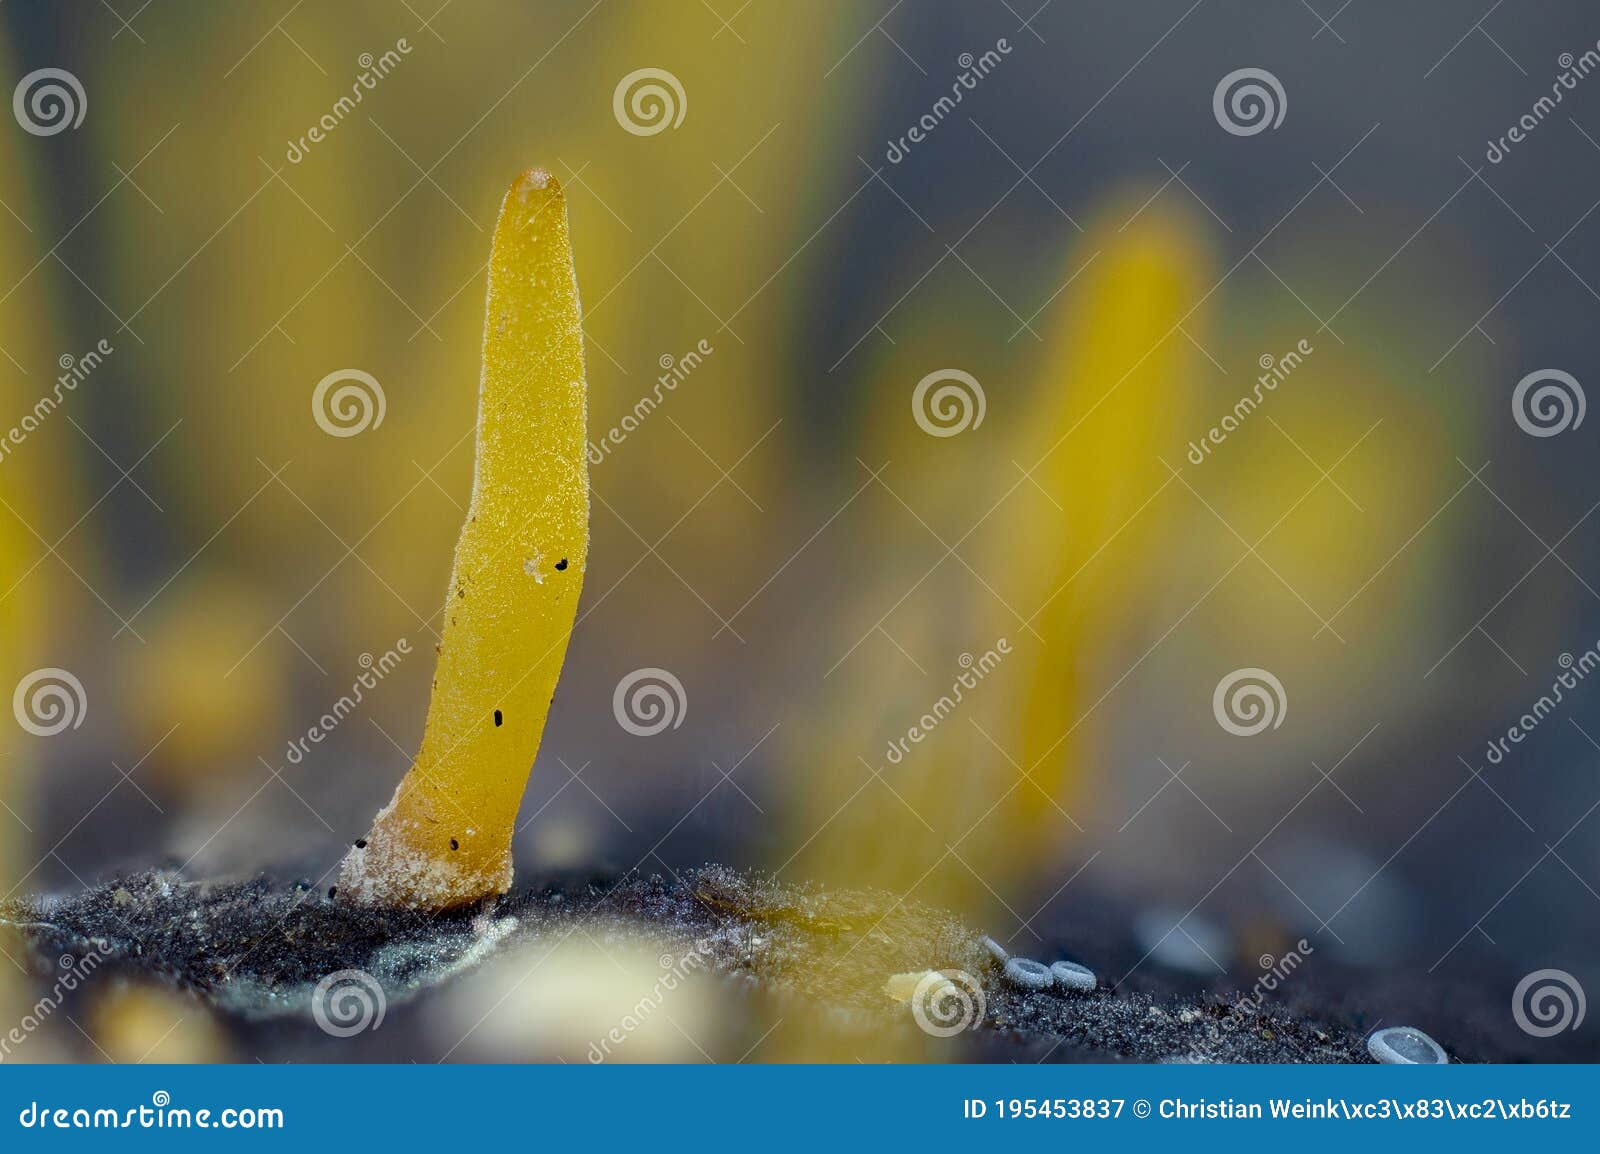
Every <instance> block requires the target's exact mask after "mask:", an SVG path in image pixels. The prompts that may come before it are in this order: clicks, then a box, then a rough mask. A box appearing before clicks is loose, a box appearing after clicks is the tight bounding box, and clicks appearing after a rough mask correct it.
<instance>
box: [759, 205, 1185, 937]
mask: <svg viewBox="0 0 1600 1154" xmlns="http://www.w3.org/2000/svg"><path fill="white" fill-rule="evenodd" d="M1141 199H1142V198H1141V197H1137V196H1133V195H1131V194H1130V195H1128V196H1123V197H1117V198H1115V199H1114V200H1112V201H1111V202H1110V203H1108V204H1106V205H1105V206H1104V207H1103V209H1102V211H1101V212H1100V213H1099V214H1098V217H1097V219H1096V220H1095V221H1094V222H1092V223H1091V224H1090V226H1089V229H1088V232H1087V233H1086V235H1084V236H1083V237H1082V238H1080V239H1079V240H1078V242H1077V243H1076V244H1074V245H1073V246H1072V247H1071V248H1070V249H1068V250H1067V252H1066V254H1065V259H1064V260H1062V261H1061V262H1060V264H1059V270H1060V274H1059V277H1058V283H1059V281H1066V280H1068V278H1072V277H1073V273H1074V272H1075V271H1077V270H1082V271H1081V273H1080V275H1078V276H1076V277H1075V278H1074V279H1072V280H1071V283H1070V284H1069V285H1068V287H1066V289H1065V291H1063V292H1061V294H1060V297H1059V298H1058V301H1057V303H1055V304H1054V305H1052V306H1051V307H1050V309H1048V310H1047V311H1046V312H1045V313H1044V314H1043V315H1042V317H1041V319H1040V321H1039V327H1040V329H1041V334H1042V336H1043V343H1042V344H1041V345H1040V346H1039V351H1038V360H1037V362H1036V364H1035V367H1034V368H1033V369H1032V370H1031V371H1030V377H1031V379H1030V381H1029V388H1028V389H1027V390H1026V392H1025V393H1022V394H1020V395H1019V392H1018V391H1017V390H1014V389H1013V390H1012V391H1011V392H1009V393H1008V394H1006V396H1007V399H1008V400H1010V401H1011V404H1010V405H1009V406H1008V407H1009V408H1011V409H1012V410H1013V415H1012V416H1011V418H1010V420H1009V421H1006V420H1005V419H1004V417H1001V418H998V419H997V418H996V417H995V416H994V415H993V412H992V410H993V409H994V408H995V407H996V406H995V403H994V401H993V400H992V399H991V400H989V402H988V403H989V406H990V409H991V414H990V415H989V417H988V419H987V421H986V423H985V424H984V425H983V426H982V429H981V432H982V433H983V434H986V435H987V436H989V437H990V438H991V439H992V440H993V441H996V442H999V447H998V448H993V447H991V448H989V450H988V452H987V453H986V454H985V456H986V459H987V461H988V464H987V465H986V466H985V468H984V469H983V470H982V471H981V473H980V475H981V477H982V479H983V482H984V484H983V486H982V487H981V490H980V492H979V493H978V494H977V496H973V494H972V490H973V473H972V471H971V469H970V468H967V467H965V464H963V467H962V468H956V467H953V466H952V465H951V463H950V462H949V460H948V458H947V457H945V456H942V455H941V454H943V453H947V452H948V451H949V450H947V449H946V448H945V446H946V445H950V444H954V443H956V442H954V441H943V440H938V439H935V438H932V437H929V436H928V435H926V434H925V433H924V432H923V431H922V430H921V429H919V427H918V426H917V424H916V423H915V422H914V421H913V420H912V417H911V414H910V412H909V410H908V408H907V404H906V400H907V397H908V396H909V395H910V392H911V389H910V385H911V383H913V382H915V381H916V380H917V379H918V377H919V376H921V373H922V370H920V369H913V368H911V367H909V366H908V365H907V364H906V362H905V357H904V356H903V355H901V354H900V353H899V352H898V344H897V346H896V351H895V352H893V353H890V354H887V356H886V358H885V359H886V360H888V361H889V362H890V363H889V364H885V365H881V366H877V367H876V368H875V369H874V375H876V376H879V377H884V376H888V377H891V378H893V379H895V380H902V381H904V382H906V385H905V387H904V388H902V389H899V390H896V389H887V388H886V389H884V390H883V394H884V395H885V398H886V399H885V400H883V401H881V402H880V403H879V405H878V406H877V408H876V410H875V412H874V413H873V417H872V422H871V425H872V428H873V429H874V431H875V440H874V443H873V445H872V446H870V447H869V449H868V453H869V459H870V462H871V464H872V466H873V467H876V466H877V465H879V464H880V463H882V462H883V461H884V460H892V461H893V462H894V464H893V467H891V468H889V469H886V470H885V471H884V473H883V480H882V483H883V486H884V488H885V489H886V490H887V492H886V493H885V496H884V499H885V500H886V501H887V502H888V503H889V505H890V507H891V508H892V509H895V510H900V511H902V512H904V513H905V515H906V517H907V518H909V519H910V520H911V528H910V530H909V531H910V532H911V533H913V534H917V535H926V531H927V529H928V527H927V526H926V522H925V521H923V519H924V516H925V515H924V513H923V510H927V511H928V513H927V514H926V516H927V517H931V518H933V519H934V520H938V519H939V517H940V514H941V513H942V512H944V511H945V510H948V509H952V508H955V509H966V510H968V511H969V513H970V515H969V516H968V521H967V524H972V523H973V522H976V523H977V527H976V529H975V531H974V532H973V533H972V535H971V540H972V541H973V542H974V543H975V544H976V545H977V548H972V549H971V553H972V555H973V556H981V557H982V559H983V564H982V565H981V566H976V567H974V566H971V565H969V564H967V563H966V562H964V561H963V562H961V563H957V562H956V561H954V560H951V561H949V562H946V563H944V564H939V565H935V566H934V567H933V568H931V569H928V568H927V565H926V564H925V563H916V562H910V563H901V562H900V561H899V556H900V552H901V551H900V550H898V549H894V548H889V549H885V550H884V552H883V554H882V556H881V560H882V564H881V565H878V564H876V562H875V564H874V566H873V567H871V571H870V572H868V573H867V574H865V576H864V577H863V579H864V580H866V581H868V582H870V583H871V584H872V586H873V594H872V595H870V596H867V597H865V598H863V600H862V603H863V604H864V605H865V606H866V607H868V608H867V609H865V610H864V611H863V616H862V617H861V618H859V619H846V622H845V624H844V625H843V626H842V628H841V632H842V633H844V634H847V635H849V636H850V637H852V638H853V637H855V636H858V635H862V634H872V633H874V632H875V631H877V632H879V633H880V638H881V639H879V638H875V640H877V641H878V643H879V644H881V645H884V646H890V647H892V649H898V650H900V651H901V653H902V654H903V655H905V657H906V660H907V662H908V663H907V664H906V666H905V667H904V668H905V671H906V676H905V677H904V678H903V679H896V680H894V681H889V682H886V681H884V680H883V678H882V677H881V675H880V672H879V669H878V668H877V667H875V666H872V665H870V664H868V663H865V662H863V661H862V660H860V659H859V658H857V659H856V660H854V661H845V662H841V663H840V665H839V666H838V667H837V668H835V669H834V670H833V671H832V672H831V673H830V674H829V677H828V681H829V683H830V687H829V688H828V689H827V690H826V694H827V697H826V702H827V704H826V705H825V706H824V714H825V718H826V720H825V722H820V723H819V725H818V727H817V730H816V732H818V733H827V734H829V735H831V737H830V741H829V744H828V746H827V749H828V751H829V752H828V754H827V757H826V758H825V760H826V762H827V764H826V765H825V766H824V767H822V768H821V769H820V770H819V772H818V773H817V774H815V775H808V776H807V777H806V778H805V780H804V784H803V792H802V794H801V796H800V797H798V798H796V801H797V802H803V803H804V804H799V805H797V806H796V809H797V818H798V828H797V829H796V835H795V838H794V840H795V841H796V843H799V842H802V841H806V839H808V838H814V843H808V844H809V845H810V851H809V852H808V853H807V861H806V866H805V868H806V871H807V872H808V873H810V874H813V875H820V876H826V877H828V878H829V879H830V880H832V881H835V882H843V883H852V882H853V884H857V885H862V884H865V885H875V886H880V887H883V888H885V889H887V890H889V891H890V892H891V893H894V894H896V895H905V896H910V895H911V894H913V893H914V894H915V896H916V898H917V899H918V900H921V901H927V902H932V903H937V904H939V905H942V906H945V907H947V908H951V909H956V910H959V911H962V912H963V913H964V914H965V915H966V916H968V917H969V918H972V919H975V920H977V921H980V922H985V921H988V920H990V919H991V918H993V917H994V916H995V915H996V914H997V913H1000V912H1001V911H1002V910H1004V909H1005V908H1006V907H1008V906H1011V907H1014V906H1015V905H1016V904H1017V903H1018V901H1019V900H1022V899H1024V898H1025V897H1026V896H1028V895H1031V894H1033V893H1034V892H1035V891H1036V890H1037V889H1038V888H1039V887H1040V885H1041V884H1042V883H1043V882H1044V881H1045V880H1047V879H1049V878H1052V877H1053V871H1054V870H1055V869H1056V867H1057V866H1058V865H1059V863H1060V862H1061V861H1062V860H1064V859H1065V858H1066V856H1067V855H1068V854H1069V853H1070V852H1071V850H1072V847H1073V844H1074V837H1075V835H1076V834H1077V833H1080V832H1081V828H1082V827H1081V826H1080V825H1079V824H1078V822H1077V821H1076V819H1075V818H1074V817H1072V816H1071V810H1072V809H1073V808H1074V807H1075V806H1076V805H1077V804H1078V803H1079V802H1080V801H1081V800H1082V798H1083V796H1084V788H1085V785H1086V783H1087V782H1089V781H1092V780H1093V779H1094V778H1095V776H1096V774H1097V766H1098V765H1099V763H1100V761H1101V760H1103V759H1104V757H1105V756H1107V755H1106V752H1105V751H1104V750H1103V749H1099V748H1097V746H1096V743H1095V742H1094V741H1093V740H1091V738H1092V735H1094V734H1095V732H1096V731H1095V729H1094V727H1093V726H1092V725H1089V724H1083V723H1084V722H1085V721H1086V719H1087V718H1088V717H1089V716H1090V714H1091V711H1092V709H1093V706H1094V704H1095V700H1094V699H1095V696H1097V695H1098V693H1099V689H1098V688H1095V689H1094V690H1093V692H1091V686H1090V685H1089V684H1086V683H1085V680H1084V678H1083V675H1082V671H1083V668H1084V665H1085V663H1086V662H1087V661H1092V660H1094V659H1096V657H1098V656H1101V655H1103V654H1104V653H1105V652H1106V651H1107V650H1108V649H1110V648H1112V647H1113V646H1114V645H1115V643H1117V642H1119V641H1122V640H1124V639H1125V638H1126V637H1128V636H1135V637H1138V636H1143V635H1144V633H1143V631H1144V630H1145V629H1146V628H1147V626H1148V623H1149V621H1150V619H1151V618H1152V616H1153V612H1152V606H1153V605H1154V604H1155V603H1157V602H1158V600H1159V597H1160V593H1161V588H1162V574H1163V573H1164V572H1165V571H1166V570H1167V569H1168V568H1169V565H1170V554H1169V550H1170V547H1171V532H1172V529H1173V526H1174V524H1175V523H1176V522H1177V521H1178V520H1179V518H1178V516H1177V514H1178V512H1179V511H1181V509H1182V506H1181V504H1179V503H1178V502H1175V501H1173V500H1171V499H1170V495H1165V496H1166V497H1167V499H1166V500H1162V497H1163V496H1164V494H1163V493H1162V490H1163V489H1164V488H1165V486H1166V484H1167V479H1168V474H1167V471H1166V469H1165V468H1164V466H1163V465H1162V462H1161V458H1162V456H1163V455H1164V454H1167V455H1171V454H1173V453H1174V446H1181V445H1182V443H1183V439H1184V438H1183V436H1182V435H1181V430H1183V429H1185V428H1187V423H1189V422H1190V414H1191V413H1192V411H1193V408H1194V394H1195V391H1196V387H1197V374H1198V373H1199V372H1200V371H1201V370H1202V369H1204V368H1205V365H1204V361H1203V359H1202V354H1201V353H1199V352H1198V351H1196V349H1195V348H1194V346H1193V345H1192V344H1191V343H1190V341H1189V340H1188V339H1186V337H1185V335H1184V333H1185V331H1186V332H1187V333H1189V334H1192V335H1193V336H1194V337H1195V339H1199V340H1204V339H1206V336H1205V334H1206V333H1207V319H1206V318H1207V314H1208V310H1207V308H1206V307H1204V306H1205V304H1206V303H1207V302H1205V299H1204V298H1205V297H1206V294H1207V291H1208V289H1210V287H1211V285H1212V283H1213V282H1214V281H1215V279H1216V273H1215V270H1214V267H1213V261H1212V257H1211V251H1210V246H1209V244H1208V243H1207V241H1206V236H1207V229H1206V227H1205V225H1204V223H1203V222H1202V221H1200V220H1197V219H1196V218H1195V217H1193V216H1192V215H1189V214H1184V213H1181V212H1176V211H1171V210H1168V209H1166V208H1165V207H1164V206H1160V205H1158V206H1153V207H1151V208H1148V209H1147V210H1146V211H1145V212H1143V213H1142V214H1140V215H1139V216H1138V217H1137V219H1135V220H1133V221H1132V222H1131V223H1129V222H1128V215H1129V213H1130V212H1132V211H1133V208H1134V207H1137V205H1138V203H1139V201H1140V200H1141ZM1124 225H1125V227H1124ZM943 316H944V314H943V313H942V312H941V311H939V310H938V309H937V308H936V307H935V311H934V312H933V313H932V314H931V315H929V316H928V317H927V321H926V323H927V325H928V330H927V331H926V332H924V333H921V334H920V339H919V340H914V341H909V342H907V343H908V344H912V345H914V346H918V347H927V346H930V345H935V344H938V343H940V338H941V336H942V337H943V343H944V344H951V343H955V339H954V338H953V337H952V336H951V333H950V329H951V328H952V327H959V322H956V323H955V325H954V326H952V325H947V324H946V323H945V321H944V319H943ZM993 386H994V381H993V379H992V378H991V381H990V387H991V388H993ZM1019 405H1020V409H1021V411H1020V412H1016V410H1017V408H1018V406H1019ZM974 413H975V410H974ZM977 435H978V430H975V429H969V430H968V431H967V432H966V433H965V434H963V436H964V437H975V436H977ZM1012 462H1015V464H1013V463H1012ZM919 521H923V527H921V528H919V527H918V522H919ZM964 530H965V526H964V525H956V526H955V527H954V530H953V533H954V535H953V536H951V537H950V538H948V540H950V541H953V542H957V550H956V551H957V552H959V550H960V542H961V540H962V538H961V534H962V533H963V531H964ZM937 531H938V532H940V533H944V532H952V530H951V528H950V526H948V525H941V526H938V528H937ZM969 548H970V547H969ZM941 552H944V550H943V549H942V548H941V549H936V550H934V553H933V556H934V558H935V559H937V558H938V557H939V554H940V553H941ZM864 568H865V567H864ZM924 570H926V571H924ZM897 598H898V600H897ZM884 606H893V607H894V609H893V613H892V615H884V616H878V614H879V613H881V607H884ZM874 617H877V620H876V623H874V619H873V618H874ZM1150 639H1151V640H1153V639H1154V638H1153V637H1152V638H1150ZM952 646H954V647H955V648H956V649H957V652H951V653H949V655H948V657H946V656H945V651H946V650H950V649H951V648H952ZM889 652H892V650H890V651H889ZM935 657H937V659H938V661H939V664H937V665H926V661H927V660H929V659H930V658H935ZM912 663H915V668H913V664H912ZM1080 726H1081V727H1080ZM812 738H813V734H812V733H810V732H808V733H806V734H803V735H801V736H800V737H799V738H798V740H799V741H801V742H804V743H810V742H811V741H812ZM791 756H793V757H795V758H803V757H805V756H806V754H805V753H804V752H803V751H802V750H800V749H795V750H793V751H792V752H791ZM830 815H831V816H830ZM1051 888H1053V885H1052V887H1051ZM1045 892H1048V890H1046V891H1045ZM1029 908H1032V907H1031V906H1030V907H1029ZM1014 925H1015V919H1008V920H1007V925H1006V926H1002V927H997V932H1001V931H1003V930H1005V929H1007V928H1010V927H1013V926H1014ZM932 960H933V959H930V961H932Z"/></svg>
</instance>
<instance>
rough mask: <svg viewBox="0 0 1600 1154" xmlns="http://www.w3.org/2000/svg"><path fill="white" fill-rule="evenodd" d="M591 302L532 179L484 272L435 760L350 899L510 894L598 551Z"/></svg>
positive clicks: (432, 720) (373, 851) (460, 900)
mask: <svg viewBox="0 0 1600 1154" xmlns="http://www.w3.org/2000/svg"><path fill="white" fill-rule="evenodd" d="M585 398H586V385H585V380H584V370H583V333H582V327H581V321H580V312H579V305H578V286H577V279H576V277H575V274H574V271H573V265H572V248H571V242H570V239H569V237H568V232H567V213H566V202H565V199H564V198H563V196H562V193H561V188H560V185H559V184H558V183H557V182H556V180H555V179H554V178H553V177H551V176H550V175H549V174H548V173H545V172H544V171H542V170H539V169H535V170H533V171H531V172H528V173H525V174H523V176H522V177H520V178H519V179H518V180H517V182H516V183H515V184H513V185H512V187H511V190H510V191H509V192H508V193H507V194H506V198H505V200H504V202H503V203H502V205H501V208H500V220H499V223H498V224H497V225H496V227H495V234H494V247H493V249H492V250H491V252H490V256H489V291H488V306H487V314H486V316H485V318H484V336H483V378H482V384H481V386H480V391H479V397H478V455H477V468H476V473H475V475H474V478H473V486H472V504H471V507H470V508H469V509H468V510H467V519H466V523H465V524H464V525H462V528H461V538H460V540H459V541H458V542H457V544H456V555H455V566H454V569H453V571H452V573H451V577H450V588H449V592H448V594H447V601H446V605H445V624H444V634H443V641H442V643H441V645H440V647H439V664H438V669H437V671H436V673H435V676H434V683H433V697H432V700H431V701H430V702H429V704H428V720H427V726H426V728H425V729H424V731H423V735H422V748H421V750H420V751H419V752H418V754H417V757H416V760H415V762H413V764H412V767H411V770H410V772H409V773H407V774H406V776H405V779H404V780H403V781H402V782H401V783H400V788H399V789H398V790H397V791H396V793H395V797H394V800H393V801H391V802H390V803H389V805H388V806H387V807H385V808H384V809H383V810H381V811H380V812H379V813H378V817H377V820H376V821H375V822H374V823H373V826H372V832H371V833H369V834H368V835H367V837H366V838H365V839H364V842H365V844H361V843H358V844H357V846H356V848H355V849H353V850H351V851H350V853H349V855H348V856H347V857H346V858H345V861H344V865H343V867H342V869H341V871H340V875H339V887H338V895H339V897H341V898H346V899H348V900H352V901H356V902H361V903H364V904H370V905H401V906H415V907H421V908H426V909H435V910H437V909H447V908H449V907H452V906H458V905H462V904H464V903H467V902H471V901H474V900H476V899H479V898H483V897H487V896H489V895H492V894H499V893H504V892H505V891H506V890H507V889H508V888H509V887H510V885H511V835H512V832H513V828H514V826H515V822H516V816H517V809H518V807H519V806H520V804H521V801H522V793H523V790H524V788H525V787H526V785H527V779H528V771H529V769H530V768H531V767H532V765H533V761H534V758H535V756H536V755H537V754H538V751H539V738H540V735H541V733H542V732H543V730H544V723H545V718H546V715H547V714H548V712H549V708H550V702H551V698H552V695H553V694H554V693H555V687H556V680H557V678H558V677H559V676H560V673H561V663H562V659H563V658H564V657H565V655H566V649H567V640H568V637H569V636H570V634H571V632H572V623H573V615H574V612H575V610H576V608H577V604H578V594H579V591H580V589H581V587H582V582H583V572H584V567H585V564H586V560H587V554H588V543H589V478H588V465H587V460H586V457H585V452H586V417H585Z"/></svg>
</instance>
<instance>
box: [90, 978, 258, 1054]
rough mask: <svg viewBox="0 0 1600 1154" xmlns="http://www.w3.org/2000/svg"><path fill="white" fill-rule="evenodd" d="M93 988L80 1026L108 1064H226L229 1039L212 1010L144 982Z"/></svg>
mask: <svg viewBox="0 0 1600 1154" xmlns="http://www.w3.org/2000/svg"><path fill="white" fill-rule="evenodd" d="M102 981H105V983H106V984H104V985H102V984H100V983H98V982H97V983H96V989H95V990H94V994H93V1001H92V1003H91V1005H90V1007H89V1013H88V1017H87V1020H86V1021H85V1023H84V1027H85V1029H86V1031H87V1033H88V1035H89V1037H90V1039H91V1041H92V1045H91V1047H90V1051H91V1053H95V1054H96V1055H97V1056H98V1057H100V1058H103V1059H104V1060H105V1061H107V1062H117V1063H124V1062H132V1063H147V1062H153V1063H156V1064H161V1063H178V1064H189V1063H205V1062H226V1061H228V1060H230V1058H231V1057H232V1056H233V1055H232V1053H231V1049H232V1048H231V1046H230V1045H229V1043H228V1037H227V1034H226V1033H225V1032H224V1031H223V1030H222V1028H221V1026H219V1025H218V1023H217V1019H216V1017H215V1016H214V1015H213V1013H212V1011H211V1009H210V1008H209V1007H207V1006H205V1005H204V1004H202V1003H201V1002H199V1001H197V1000H196V999H194V998H192V997H186V996H184V995H183V994H179V993H176V992H175V991H173V990H169V989H165V988H163V987H161V986H156V985H152V984H150V983H147V982H129V981H123V980H115V979H113V980H109V981H108V980H105V979H102Z"/></svg>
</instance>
